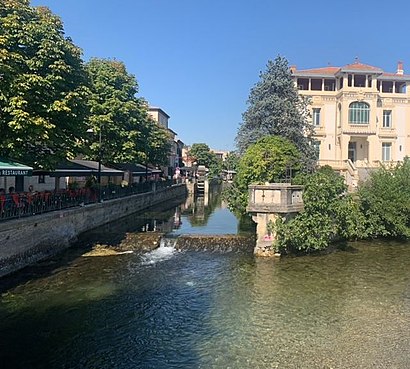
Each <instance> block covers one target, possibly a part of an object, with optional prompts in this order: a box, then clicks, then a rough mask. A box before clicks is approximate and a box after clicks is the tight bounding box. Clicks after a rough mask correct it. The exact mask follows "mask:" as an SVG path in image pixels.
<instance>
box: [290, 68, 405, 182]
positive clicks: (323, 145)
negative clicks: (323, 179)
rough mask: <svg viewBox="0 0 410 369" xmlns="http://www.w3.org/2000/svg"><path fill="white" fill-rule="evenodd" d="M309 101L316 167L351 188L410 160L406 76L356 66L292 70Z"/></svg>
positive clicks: (401, 70) (401, 71)
mask: <svg viewBox="0 0 410 369" xmlns="http://www.w3.org/2000/svg"><path fill="white" fill-rule="evenodd" d="M291 73H292V74H293V76H294V80H295V83H296V85H297V88H298V90H299V93H300V94H301V95H303V96H308V97H309V98H310V100H311V102H310V109H311V114H312V122H313V125H314V128H315V134H314V137H315V145H316V147H317V150H318V157H319V164H320V165H326V164H328V165H330V166H332V167H333V168H334V169H337V170H340V171H341V172H342V173H343V174H344V175H345V177H346V181H347V182H348V184H349V185H352V186H353V187H354V186H356V185H357V182H358V181H359V180H363V179H365V178H366V177H367V175H368V172H369V170H370V169H371V168H376V167H378V166H380V164H381V163H383V162H385V163H395V162H397V161H401V160H403V158H404V157H405V156H409V155H410V75H405V74H404V72H403V63H401V62H399V63H398V65H397V71H396V73H387V72H384V71H383V70H382V69H380V68H377V67H374V66H371V65H366V64H362V63H360V62H359V61H356V62H355V63H353V64H349V65H346V66H343V67H324V68H317V69H305V70H298V69H296V67H295V66H292V67H291Z"/></svg>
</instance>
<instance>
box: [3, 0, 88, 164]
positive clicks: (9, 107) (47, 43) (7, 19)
mask: <svg viewBox="0 0 410 369" xmlns="http://www.w3.org/2000/svg"><path fill="white" fill-rule="evenodd" d="M0 25H1V26H0V79H1V91H0V131H1V138H0V140H1V141H0V155H2V156H6V157H7V156H9V157H10V156H12V157H15V158H17V159H20V160H21V161H23V162H25V163H27V164H32V165H35V166H36V167H52V166H53V164H54V163H56V162H58V161H60V160H61V159H62V158H66V157H73V156H74V155H75V154H76V152H77V149H78V147H77V146H78V142H79V141H80V139H81V137H82V136H83V134H84V132H85V131H86V126H85V124H84V122H85V117H86V116H87V107H86V98H87V94H88V90H87V87H86V85H87V82H86V73H85V71H84V68H83V62H82V60H81V50H80V49H79V48H78V47H77V46H75V45H74V44H73V42H72V41H71V40H70V39H69V38H66V37H64V29H63V24H62V22H61V20H60V19H59V18H58V17H57V16H55V15H53V14H52V13H51V12H50V10H49V9H47V8H44V7H39V8H34V7H30V5H29V1H27V0H2V1H1V2H0Z"/></svg>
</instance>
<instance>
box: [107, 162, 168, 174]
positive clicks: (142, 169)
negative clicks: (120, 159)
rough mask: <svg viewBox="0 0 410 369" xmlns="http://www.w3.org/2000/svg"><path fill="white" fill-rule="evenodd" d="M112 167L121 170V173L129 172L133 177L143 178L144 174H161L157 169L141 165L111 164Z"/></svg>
mask: <svg viewBox="0 0 410 369" xmlns="http://www.w3.org/2000/svg"><path fill="white" fill-rule="evenodd" d="M112 167H114V168H116V169H119V170H122V171H127V172H131V173H132V175H133V176H135V177H137V176H145V175H146V174H148V175H151V174H155V173H161V170H159V169H152V168H149V167H146V166H145V165H142V164H133V163H118V164H113V165H112Z"/></svg>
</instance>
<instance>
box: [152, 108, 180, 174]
mask: <svg viewBox="0 0 410 369" xmlns="http://www.w3.org/2000/svg"><path fill="white" fill-rule="evenodd" d="M148 114H149V115H150V116H151V117H152V118H153V119H154V121H155V122H157V123H158V124H159V125H161V126H163V127H164V128H165V129H166V130H167V131H168V134H169V137H170V138H169V140H170V152H169V153H168V165H167V167H163V168H162V170H163V171H164V174H165V175H167V176H172V175H174V173H175V170H176V168H178V167H179V166H180V165H181V163H182V147H183V146H184V143H183V142H182V141H181V140H179V139H178V138H177V133H176V132H175V131H173V130H172V129H171V128H169V126H168V120H169V118H170V116H169V115H168V114H167V113H166V112H165V111H164V110H162V109H161V108H158V107H154V106H150V107H149V108H148Z"/></svg>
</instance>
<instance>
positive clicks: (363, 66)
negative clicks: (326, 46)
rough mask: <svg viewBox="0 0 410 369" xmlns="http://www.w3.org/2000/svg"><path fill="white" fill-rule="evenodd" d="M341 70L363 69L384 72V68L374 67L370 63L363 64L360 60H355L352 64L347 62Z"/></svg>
mask: <svg viewBox="0 0 410 369" xmlns="http://www.w3.org/2000/svg"><path fill="white" fill-rule="evenodd" d="M340 71H341V72H346V71H361V72H364V71H365V72H376V73H383V69H381V68H379V67H374V66H372V65H368V64H363V63H360V62H355V63H352V64H347V65H345V66H344V67H341V68H340Z"/></svg>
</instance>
